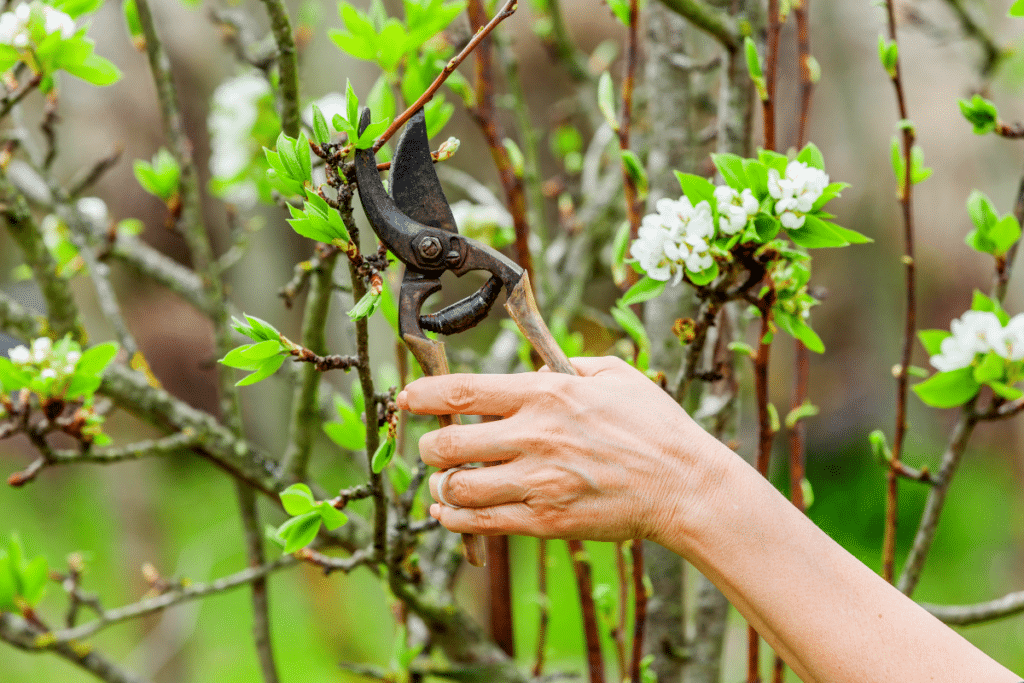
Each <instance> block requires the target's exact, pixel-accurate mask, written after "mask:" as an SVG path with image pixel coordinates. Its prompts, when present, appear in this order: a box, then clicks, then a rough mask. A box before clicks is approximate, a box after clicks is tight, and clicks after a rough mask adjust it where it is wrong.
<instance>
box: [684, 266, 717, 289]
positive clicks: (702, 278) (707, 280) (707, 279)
mask: <svg viewBox="0 0 1024 683" xmlns="http://www.w3.org/2000/svg"><path fill="white" fill-rule="evenodd" d="M686 276H687V277H688V278H690V282H692V283H693V284H694V285H695V286H697V287H703V286H704V285H709V284H711V283H712V282H714V281H715V278H716V277H718V263H717V262H715V263H712V264H711V267H710V268H708V269H707V270H702V271H701V272H699V273H695V272H693V271H692V270H690V269H689V268H687V269H686Z"/></svg>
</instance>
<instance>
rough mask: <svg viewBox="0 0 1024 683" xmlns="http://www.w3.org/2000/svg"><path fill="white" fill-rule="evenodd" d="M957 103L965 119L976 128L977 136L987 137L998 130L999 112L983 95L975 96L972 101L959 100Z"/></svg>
mask: <svg viewBox="0 0 1024 683" xmlns="http://www.w3.org/2000/svg"><path fill="white" fill-rule="evenodd" d="M957 103H958V104H959V105H960V112H961V113H962V114H963V115H964V118H965V119H967V121H968V122H969V123H970V124H971V125H972V126H973V127H974V134H975V135H985V134H986V133H991V132H993V131H994V130H995V129H996V125H997V124H998V122H999V111H998V110H997V109H996V105H994V104H992V102H990V101H989V100H986V99H985V98H984V97H982V96H981V95H975V96H974V97H972V98H971V99H970V100H958V101H957Z"/></svg>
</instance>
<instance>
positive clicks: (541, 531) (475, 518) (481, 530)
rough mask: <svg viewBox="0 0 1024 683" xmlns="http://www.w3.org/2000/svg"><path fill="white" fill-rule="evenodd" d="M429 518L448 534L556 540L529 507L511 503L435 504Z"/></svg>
mask: <svg viewBox="0 0 1024 683" xmlns="http://www.w3.org/2000/svg"><path fill="white" fill-rule="evenodd" d="M430 515H431V516H432V517H433V518H434V519H436V520H438V521H439V522H441V525H442V526H444V527H445V528H447V529H448V530H449V531H455V532H457V533H463V534H479V535H482V536H496V535H500V534H517V535H522V536H536V537H537V538H555V536H553V535H552V529H551V528H549V527H546V526H545V525H543V524H539V523H538V522H537V520H536V518H535V516H534V515H533V514H532V513H531V510H530V508H529V507H528V506H527V505H526V503H522V502H519V503H508V504H506V505H497V506H494V507H486V508H459V509H455V508H451V507H448V506H447V505H440V504H438V503H435V504H433V505H431V506H430Z"/></svg>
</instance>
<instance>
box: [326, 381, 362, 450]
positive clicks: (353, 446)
mask: <svg viewBox="0 0 1024 683" xmlns="http://www.w3.org/2000/svg"><path fill="white" fill-rule="evenodd" d="M334 408H335V410H337V412H338V416H339V417H340V418H341V422H328V423H326V424H325V425H324V432H325V433H326V434H327V436H328V437H330V439H331V441H333V442H334V443H336V444H338V445H339V446H341V447H342V448H344V449H345V450H348V451H360V450H362V449H364V448H366V426H365V425H364V424H363V421H362V419H360V417H359V413H358V412H356V410H355V409H354V408H353V407H352V406H350V405H349V404H348V403H346V402H345V400H344V399H343V398H341V396H340V395H335V397H334Z"/></svg>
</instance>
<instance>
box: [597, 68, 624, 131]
mask: <svg viewBox="0 0 1024 683" xmlns="http://www.w3.org/2000/svg"><path fill="white" fill-rule="evenodd" d="M597 106H598V109H600V110H601V115H602V116H604V120H605V121H607V122H608V125H609V126H610V127H611V129H612V130H613V131H618V130H619V119H618V117H617V116H616V115H615V92H614V90H613V85H612V75H611V74H610V73H608V72H607V71H605V72H604V73H602V74H601V78H600V80H598V82H597Z"/></svg>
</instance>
